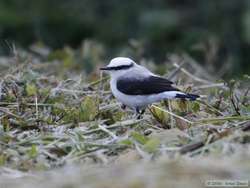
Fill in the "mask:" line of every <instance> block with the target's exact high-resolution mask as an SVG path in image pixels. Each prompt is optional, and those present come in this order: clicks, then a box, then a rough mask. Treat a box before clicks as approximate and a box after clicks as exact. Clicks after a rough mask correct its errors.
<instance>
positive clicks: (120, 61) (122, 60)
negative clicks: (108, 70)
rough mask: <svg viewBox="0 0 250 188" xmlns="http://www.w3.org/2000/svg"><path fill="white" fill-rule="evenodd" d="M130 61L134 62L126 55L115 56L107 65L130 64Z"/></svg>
mask: <svg viewBox="0 0 250 188" xmlns="http://www.w3.org/2000/svg"><path fill="white" fill-rule="evenodd" d="M131 63H135V62H134V61H133V60H132V59H130V58H127V57H116V58H114V59H112V60H111V61H110V63H109V64H108V67H117V66H121V65H130V64H131Z"/></svg>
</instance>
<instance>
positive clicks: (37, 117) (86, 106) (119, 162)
mask: <svg viewBox="0 0 250 188" xmlns="http://www.w3.org/2000/svg"><path fill="white" fill-rule="evenodd" d="M50 53H51V54H52V53H53V52H50ZM56 53H57V54H58V53H60V52H58V51H57V52H56ZM71 53H73V52H71ZM51 54H50V55H49V57H47V56H41V55H37V53H35V54H33V53H31V52H30V53H27V52H23V51H21V50H20V52H18V53H17V54H15V56H14V57H7V58H2V59H1V60H0V76H1V80H0V120H1V124H0V165H1V167H0V174H1V177H0V182H1V184H2V186H3V187H14V186H15V187H16V186H17V185H18V186H19V187H22V186H23V187H33V186H34V185H36V186H38V187H39V186H41V187H44V186H47V187H62V186H64V187H81V185H82V184H83V183H84V184H85V185H86V186H89V187H90V186H92V187H145V186H149V187H166V185H172V186H182V185H190V186H193V187H201V186H204V185H205V183H204V182H205V181H206V180H209V179H242V178H243V179H248V178H249V174H250V171H249V169H250V168H249V162H250V161H249V156H250V153H249V151H250V150H249V149H250V147H249V142H250V139H249V138H250V134H249V127H250V96H249V94H248V91H249V81H250V79H249V76H244V78H242V79H241V80H237V81H231V82H229V83H228V84H226V83H224V82H222V81H220V82H218V81H216V80H215V79H214V77H213V76H212V75H209V73H208V72H207V71H205V70H204V69H202V68H201V67H198V68H197V67H196V64H195V63H192V62H191V61H190V57H189V58H188V59H187V60H188V61H187V62H186V63H185V64H182V65H181V66H179V65H178V64H176V63H172V64H171V63H170V64H168V65H167V66H166V67H164V69H166V70H168V75H171V79H172V80H173V81H174V82H176V83H178V86H179V87H180V88H181V89H182V90H185V91H190V92H195V93H198V94H200V95H201V96H202V97H201V99H200V100H198V101H195V102H190V101H182V100H180V101H178V100H177V101H165V102H164V101H163V102H161V103H158V104H154V105H152V106H150V107H149V108H148V109H147V111H146V114H145V115H144V116H143V118H142V119H140V120H137V119H135V118H134V114H133V112H132V111H131V110H129V109H126V110H125V111H124V110H122V109H121V108H120V104H119V103H118V102H117V101H116V100H115V99H114V98H113V97H112V94H111V93H110V90H109V83H108V81H109V78H108V77H106V76H105V77H104V76H103V75H101V74H100V73H99V71H98V67H99V66H101V64H102V63H103V62H101V61H97V62H94V63H93V64H94V65H95V66H96V69H93V70H92V71H91V72H90V73H85V72H84V70H85V66H88V65H85V64H84V63H83V65H80V64H79V63H75V62H79V61H80V60H79V59H77V58H79V57H78V56H76V55H75V54H70V61H69V58H68V57H67V56H66V57H65V59H59V60H57V59H56V57H54V56H53V55H51ZM51 57H53V59H51ZM90 57H91V56H90ZM76 59H77V60H76ZM90 59H91V58H90ZM93 59H99V58H93ZM65 61H66V62H67V63H65ZM192 61H193V60H192ZM144 63H146V66H147V65H148V66H149V64H147V61H146V62H144ZM150 66H151V68H152V69H153V70H154V71H157V67H154V66H153V65H152V64H150ZM79 70H80V71H79ZM191 75H192V76H191ZM204 75H206V77H203V76H204ZM218 80H219V79H218ZM115 172H117V173H115ZM114 175H116V177H117V178H116V179H112V180H111V179H110V178H112V177H113V176H114ZM65 176H67V177H68V178H64V177H65ZM48 177H49V179H50V181H49V182H48V181H47V178H48ZM139 177H140V178H139ZM13 179H15V180H17V181H15V182H13V181H12V180H13ZM177 179H178V181H177ZM190 179H192V181H190V182H188V181H187V180H190ZM37 182H40V183H39V185H37Z"/></svg>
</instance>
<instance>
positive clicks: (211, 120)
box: [193, 116, 250, 124]
mask: <svg viewBox="0 0 250 188" xmlns="http://www.w3.org/2000/svg"><path fill="white" fill-rule="evenodd" d="M233 120H241V121H248V120H250V116H228V117H217V118H206V119H200V120H197V121H195V122H193V124H206V123H216V122H221V121H233Z"/></svg>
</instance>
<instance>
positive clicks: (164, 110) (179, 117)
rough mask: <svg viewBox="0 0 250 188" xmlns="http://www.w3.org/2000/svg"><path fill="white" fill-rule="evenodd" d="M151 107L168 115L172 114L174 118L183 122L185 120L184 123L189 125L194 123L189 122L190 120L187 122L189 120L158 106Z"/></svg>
mask: <svg viewBox="0 0 250 188" xmlns="http://www.w3.org/2000/svg"><path fill="white" fill-rule="evenodd" d="M151 107H154V108H157V109H158V110H161V111H163V112H166V113H168V114H170V115H172V116H174V117H176V118H178V119H181V120H183V121H185V122H187V123H189V124H193V122H192V121H189V120H187V119H185V118H183V117H181V116H178V115H176V114H174V113H173V112H169V111H168V110H166V109H162V108H160V107H158V106H156V105H154V104H153V105H151Z"/></svg>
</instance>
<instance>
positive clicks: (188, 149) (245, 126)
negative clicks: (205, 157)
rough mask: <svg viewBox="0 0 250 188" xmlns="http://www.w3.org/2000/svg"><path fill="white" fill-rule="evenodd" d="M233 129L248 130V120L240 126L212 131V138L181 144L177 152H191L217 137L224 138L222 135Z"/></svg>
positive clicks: (249, 122) (231, 131)
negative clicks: (217, 131)
mask: <svg viewBox="0 0 250 188" xmlns="http://www.w3.org/2000/svg"><path fill="white" fill-rule="evenodd" d="M249 119H250V118H249ZM235 129H240V130H242V131H248V130H250V121H247V122H245V123H244V124H243V125H242V126H240V127H236V128H235V127H233V128H231V129H230V130H228V129H226V130H224V131H222V132H220V133H219V134H218V133H213V134H212V136H211V137H212V138H210V139H209V140H207V139H202V140H200V141H197V142H195V143H191V144H187V145H185V146H183V147H182V148H181V149H180V150H179V152H180V153H181V154H186V153H188V152H192V151H194V150H197V149H199V148H201V147H203V146H204V145H205V143H206V142H207V144H211V143H213V142H215V141H217V140H219V139H221V138H224V137H226V136H228V135H230V134H232V133H233V132H234V130H235Z"/></svg>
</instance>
